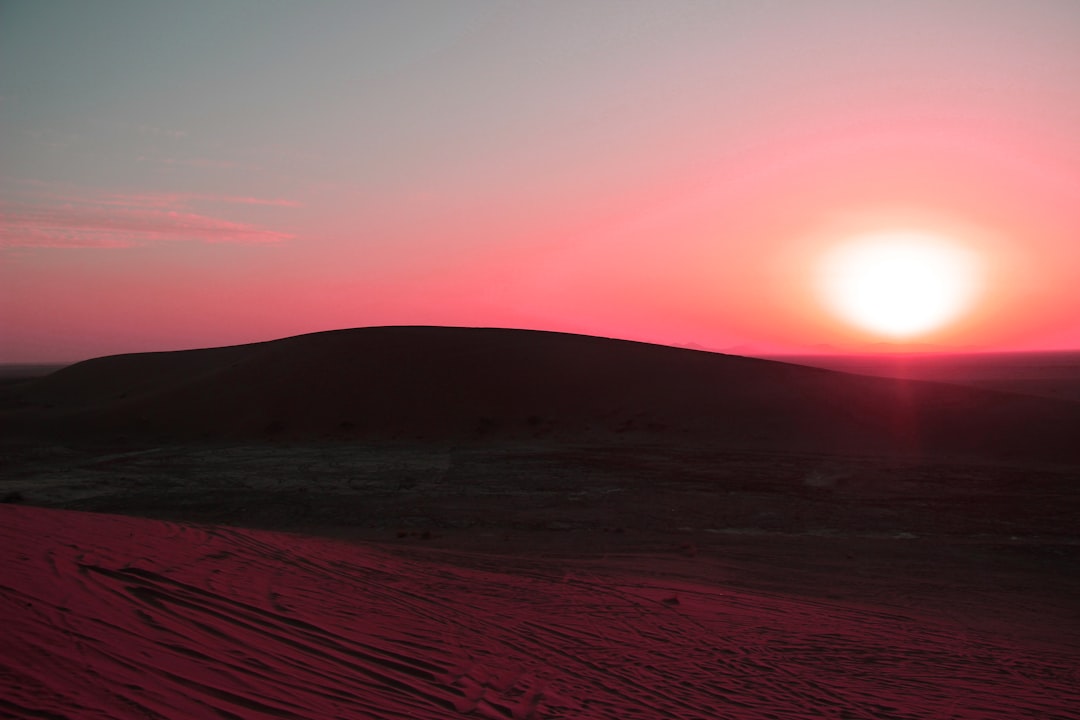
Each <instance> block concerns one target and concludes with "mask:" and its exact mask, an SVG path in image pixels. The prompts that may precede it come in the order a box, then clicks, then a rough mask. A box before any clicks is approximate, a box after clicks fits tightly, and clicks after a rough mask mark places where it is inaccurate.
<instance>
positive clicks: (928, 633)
mask: <svg viewBox="0 0 1080 720" xmlns="http://www.w3.org/2000/svg"><path fill="white" fill-rule="evenodd" d="M4 457H5V460H4V466H3V468H2V469H3V480H2V486H0V493H2V494H3V495H4V496H6V499H7V500H8V501H9V504H8V505H7V506H6V507H0V510H3V517H4V520H3V523H2V526H3V532H4V533H5V535H6V537H5V538H4V539H3V541H2V542H0V547H2V548H3V550H2V551H0V552H2V555H3V562H2V565H0V567H3V568H4V569H3V575H2V577H0V602H2V603H3V613H4V618H5V622H6V625H7V627H6V629H5V638H6V640H5V643H4V644H3V646H4V649H3V650H0V667H2V672H3V678H4V679H3V682H4V684H5V685H7V690H5V693H4V696H5V698H6V699H5V700H3V701H2V704H0V710H2V711H3V712H6V713H10V714H12V715H14V716H16V717H147V716H148V717H211V716H221V717H378V718H382V717H388V718H389V717H401V718H429V717H431V718H443V717H446V718H451V717H487V718H804V717H827V718H927V717H933V718H1021V717H1031V718H1035V717H1038V718H1075V717H1080V714H1078V713H1080V710H1077V708H1080V692H1078V691H1077V689H1076V688H1077V687H1080V682H1078V680H1080V677H1078V675H1077V671H1076V668H1077V667H1080V610H1078V608H1080V602H1078V601H1080V561H1078V553H1077V550H1078V549H1080V547H1078V545H1080V543H1078V538H1077V535H1076V532H1075V522H1074V521H1075V518H1076V517H1078V516H1080V513H1078V510H1080V499H1078V495H1080V494H1078V493H1077V492H1076V491H1075V483H1076V480H1077V478H1076V474H1075V469H1073V468H1069V467H1054V466H1035V465H1031V464H1028V465H1024V466H1010V465H1007V464H1001V463H997V464H980V463H978V462H975V461H966V462H960V461H948V462H946V461H936V462H932V461H929V460H926V461H922V462H915V461H912V460H910V459H909V460H906V461H901V460H887V459H875V458H872V457H831V456H817V455H810V454H790V455H778V454H777V453H767V454H763V453H752V452H741V453H740V452H733V451H730V450H712V451H710V450H708V449H704V448H696V449H688V448H671V447H660V446H657V447H652V448H650V447H641V446H629V445H605V446H581V447H565V446H560V447H548V446H544V445H542V444H532V445H529V444H516V445H510V444H505V445H487V446H481V445H474V446H450V445H445V446H433V445H419V444H418V445H408V444H382V445H369V446H362V445H355V444H334V443H324V444H310V443H309V444H285V443H279V444H265V443H264V444H251V445H234V446H224V445H204V446H185V447H179V446H167V447H150V448H147V447H136V446H130V447H129V446H123V445H61V444H54V445H49V444H41V443H38V444H26V445H20V444H9V445H8V446H7V447H6V448H5V454H4ZM29 506H37V507H29ZM39 508H57V509H63V510H80V511H92V512H93V513H110V515H98V514H90V513H85V512H82V513H70V512H53V511H50V510H45V509H39ZM114 514H122V515H127V516H139V517H140V518H144V519H137V518H133V517H119V516H117V515H114ZM150 518H153V520H149V519H150ZM192 523H195V524H192ZM225 525H228V526H232V527H231V528H227V527H223V526H225ZM267 530H270V531H287V532H289V533H299V534H298V535H293V534H281V533H280V532H273V533H267V532H264V531H267Z"/></svg>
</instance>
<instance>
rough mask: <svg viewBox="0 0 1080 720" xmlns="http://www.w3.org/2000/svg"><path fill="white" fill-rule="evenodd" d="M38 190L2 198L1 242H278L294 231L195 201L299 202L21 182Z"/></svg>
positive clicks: (15, 244)
mask: <svg viewBox="0 0 1080 720" xmlns="http://www.w3.org/2000/svg"><path fill="white" fill-rule="evenodd" d="M25 186H27V187H33V188H35V190H36V191H37V192H33V193H31V194H29V196H27V197H24V198H21V199H19V200H17V201H15V202H6V203H0V247H8V248H12V247H52V248H125V247H133V246H138V245H146V244H150V243H156V242H204V243H243V244H265V243H279V242H283V241H286V240H289V239H291V238H293V237H294V236H293V235H291V234H289V233H285V232H280V231H276V230H272V229H270V228H266V227H263V226H260V225H255V224H252V223H247V222H238V221H236V220H231V219H228V218H226V217H222V215H223V214H227V212H226V213H222V212H214V213H210V212H206V211H199V210H197V209H196V208H195V207H194V206H195V205H199V204H209V205H214V204H216V205H224V206H227V205H263V206H273V207H297V206H299V203H296V202H293V201H290V200H283V199H277V198H258V197H245V196H233V195H206V194H194V193H191V194H186V193H142V194H121V193H101V194H95V193H80V192H75V191H72V189H71V188H56V187H53V188H46V187H43V186H42V185H41V184H25Z"/></svg>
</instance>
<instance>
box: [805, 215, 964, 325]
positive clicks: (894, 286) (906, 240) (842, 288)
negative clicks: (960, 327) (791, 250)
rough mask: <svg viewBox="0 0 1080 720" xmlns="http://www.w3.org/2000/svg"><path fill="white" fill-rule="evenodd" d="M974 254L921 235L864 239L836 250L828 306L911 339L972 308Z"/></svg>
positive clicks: (828, 263) (823, 286) (826, 285)
mask: <svg viewBox="0 0 1080 720" xmlns="http://www.w3.org/2000/svg"><path fill="white" fill-rule="evenodd" d="M976 275H977V273H976V262H975V259H974V256H973V254H972V253H971V251H970V250H967V249H966V248H964V247H962V246H960V245H958V244H956V243H954V242H951V241H949V240H946V239H944V238H941V237H938V236H936V235H932V234H928V233H921V232H887V233H878V234H872V235H864V236H860V237H856V238H853V239H851V240H849V241H848V242H845V243H843V244H841V245H838V246H836V247H834V248H832V249H831V250H830V251H829V252H827V253H826V255H825V256H824V258H823V261H822V263H821V267H820V274H819V278H818V279H819V283H820V290H821V292H822V295H823V296H824V299H825V302H826V304H827V305H828V307H829V308H830V309H831V310H832V311H833V312H835V313H836V314H837V315H838V316H840V317H841V318H843V319H844V320H846V321H848V322H850V323H852V324H854V325H856V326H858V327H860V328H862V329H864V330H868V331H870V332H873V333H876V334H878V335H883V336H887V337H891V338H895V339H911V338H914V337H916V336H918V335H921V334H924V333H927V332H929V331H931V330H936V329H938V328H940V327H942V326H944V325H946V324H948V323H949V322H951V321H953V320H955V319H956V318H957V317H959V316H960V315H961V314H962V313H963V312H964V311H965V310H966V309H968V308H969V307H970V305H971V303H972V301H973V299H974V295H975V291H976V289H977V287H976V286H977V277H976Z"/></svg>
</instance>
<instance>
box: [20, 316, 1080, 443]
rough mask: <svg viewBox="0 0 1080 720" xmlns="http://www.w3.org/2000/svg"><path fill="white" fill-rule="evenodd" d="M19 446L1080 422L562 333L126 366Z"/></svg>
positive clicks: (26, 391)
mask: <svg viewBox="0 0 1080 720" xmlns="http://www.w3.org/2000/svg"><path fill="white" fill-rule="evenodd" d="M0 407H3V408H4V410H3V411H2V414H0V422H3V423H4V425H5V427H6V428H7V430H8V432H9V433H13V432H17V431H24V432H48V433H61V434H68V435H98V436H108V435H110V434H111V435H125V436H132V435H137V436H154V437H157V438H162V439H166V440H168V439H212V440H213V439H236V438H248V439H266V438H281V439H312V438H335V439H365V440H367V439H404V440H415V439H424V440H431V439H447V440H454V441H466V442H467V441H484V440H489V439H493V438H494V439H507V438H511V439H512V438H521V439H556V440H563V441H580V440H584V439H593V438H604V439H606V440H620V441H628V442H661V443H670V442H684V441H691V442H694V443H698V444H700V443H701V442H706V443H710V444H714V445H727V446H732V447H756V448H765V449H769V448H779V449H800V450H811V451H821V452H857V453H862V454H865V453H879V452H902V453H909V454H910V453H954V454H974V455H986V454H987V453H989V454H991V455H994V456H1017V457H1028V458H1030V457H1037V458H1039V459H1040V460H1047V461H1053V460H1066V461H1072V460H1075V459H1077V458H1080V448H1077V447H1076V443H1074V442H1073V434H1074V433H1073V430H1074V429H1075V428H1076V427H1077V426H1080V405H1078V404H1076V403H1071V402H1066V401H1055V400H1053V399H1048V398H1034V397H1026V396H1020V395H1012V394H1007V393H996V392H991V391H986V390H980V389H975V388H967V387H959V386H952V385H945V384H937V383H926V382H918V381H912V380H904V379H883V378H869V377H863V376H855V375H849V374H845V373H840V372H833V371H829V370H822V369H817V368H808V367H803V366H798V365H792V364H786V363H780V362H773V361H766V360H758V359H751V358H744V357H738V356H727V355H718V354H714V353H707V352H699V351H694V350H686V349H676V348H670V347H664V346H657V345H648V344H643V343H635V342H628V341H619V340H609V339H602V338H595V337H586V336H575V335H566V334H560V333H548V332H536V331H522V330H500V329H466V328H436V327H386V328H365V329H357V330H343V331H335V332H326V333H316V334H312V335H303V336H298V337H293V338H287V339H284V340H277V341H273V342H266V343H259V344H254V345H244V346H235V347H227V348H215V349H207V350H192V351H183V352H170V353H151V354H139V355H121V356H113V357H105V358H99V359H96V360H90V361H87V362H83V363H78V364H76V365H73V366H71V367H68V368H65V369H63V370H61V371H59V372H56V373H54V374H52V375H50V376H47V377H45V378H41V379H38V380H35V381H31V382H28V383H23V384H21V385H18V386H15V387H11V388H8V389H7V390H6V392H4V393H3V395H2V397H0Z"/></svg>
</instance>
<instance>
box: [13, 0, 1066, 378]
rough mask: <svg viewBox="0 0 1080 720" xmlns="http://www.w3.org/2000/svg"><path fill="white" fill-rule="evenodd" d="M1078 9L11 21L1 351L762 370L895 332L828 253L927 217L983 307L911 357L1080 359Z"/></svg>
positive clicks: (137, 14)
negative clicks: (482, 344) (833, 288)
mask: <svg viewBox="0 0 1080 720" xmlns="http://www.w3.org/2000/svg"><path fill="white" fill-rule="evenodd" d="M1078 36H1080V6H1077V5H1076V4H1075V3H1072V2H1068V1H1062V2H1034V3H1023V4H1021V3H1014V2H1005V1H1004V0H1002V1H1000V2H993V1H987V2H974V1H961V0H957V1H956V2H949V3H940V2H904V3H900V2H896V3H880V4H879V3H875V4H873V7H870V5H869V4H867V3H860V2H855V1H854V0H852V1H850V2H844V1H842V0H835V1H832V2H823V3H806V4H795V3H768V2H761V3H742V4H738V3H734V4H731V3H713V4H702V3H679V2H673V3H663V4H660V3H607V2H599V1H597V2H587V3H535V4H515V5H512V6H493V5H490V4H487V3H475V4H474V3H469V2H460V3H453V4H452V5H451V4H442V3H390V4H371V5H368V4H360V3H355V4H330V3H317V4H312V5H307V4H297V5H282V6H278V5H267V4H263V3H257V4H251V5H250V6H248V5H244V4H243V3H230V4H227V5H222V4H219V3H211V2H205V3H202V2H191V3H184V4H178V5H177V6H169V7H150V6H143V5H141V4H121V3H104V4H100V5H96V6H94V7H89V6H85V5H84V4H81V3H70V4H65V3H49V4H42V3H32V2H26V3H20V2H14V3H6V4H5V5H4V7H3V9H2V10H0V362H32V361H68V360H78V359H83V358H87V357H92V356H96V355H102V354H109V353H116V352H132V351H144V350H168V349H179V348H187V347H200V346H209V345H220V344H231V343H241V342H249V341H257V340H266V339H272V338H275V337H282V336H286V335H293V334H299V333H304V332H311V331H317V330H325V329H331V328H339V327H357V326H366V325H391V324H449V325H483V326H510V327H529V328H542V329H553V330H566V331H572V332H584V333H589V334H597V335H605V336H615V337H624V338H631V339H638V340H646V341H654V342H662V343H669V344H695V345H698V346H703V347H708V348H713V349H727V348H733V347H736V348H743V349H747V351H749V352H770V351H790V352H800V351H805V350H807V349H813V348H818V347H821V346H831V347H836V348H852V347H865V346H866V345H867V344H868V343H874V342H878V341H880V340H882V338H881V337H877V336H875V335H873V334H872V333H868V332H867V331H865V330H860V329H857V328H854V327H851V326H849V325H847V324H846V323H845V322H844V321H843V320H842V319H840V318H837V317H835V316H834V315H833V314H831V313H830V312H829V311H828V309H827V308H826V307H825V306H824V304H823V302H822V300H821V298H820V297H819V296H818V295H819V293H817V292H816V291H815V289H814V287H813V274H814V273H813V268H814V267H815V264H816V263H817V262H818V259H819V258H820V257H821V256H822V255H823V254H824V253H825V251H826V250H827V249H828V248H829V247H831V246H833V245H835V244H836V243H838V242H842V241H843V240H845V239H846V238H848V237H851V236H852V235H857V234H860V233H866V232H874V231H881V230H890V229H896V228H915V229H919V230H924V231H928V232H934V233H937V234H940V235H943V236H946V237H949V238H952V239H954V240H956V241H958V242H960V243H962V244H963V245H965V246H966V247H968V248H969V249H970V250H972V251H974V252H975V253H976V254H977V255H979V257H980V258H982V261H983V265H984V267H985V268H986V275H985V278H984V288H983V292H982V293H981V294H980V295H979V297H978V298H977V301H976V302H974V303H973V304H972V306H971V307H970V308H969V309H968V312H966V313H965V314H963V315H962V316H960V317H958V318H957V319H956V321H955V322H953V323H950V324H948V325H945V326H943V327H942V328H940V329H939V330H937V331H935V332H931V333H927V334H926V335H924V336H920V337H918V338H913V340H916V341H918V342H925V343H932V344H935V345H940V346H942V347H946V348H973V349H982V350H1002V349H1043V348H1080V292H1078V291H1077V290H1076V278H1078V277H1080V214H1078V213H1077V212H1076V208H1078V207H1080V136H1077V134H1076V132H1075V129H1076V128H1077V127H1080V84H1078V83H1076V82H1075V80H1076V78H1077V77H1080V44H1078V43H1077V42H1076V38H1077V37H1078Z"/></svg>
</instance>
